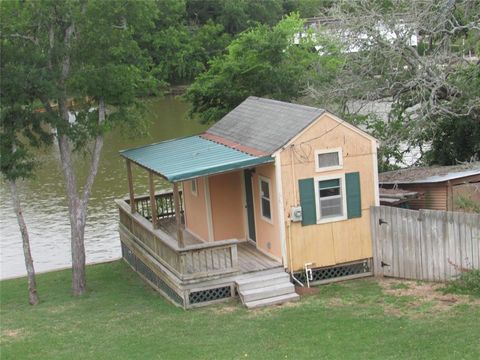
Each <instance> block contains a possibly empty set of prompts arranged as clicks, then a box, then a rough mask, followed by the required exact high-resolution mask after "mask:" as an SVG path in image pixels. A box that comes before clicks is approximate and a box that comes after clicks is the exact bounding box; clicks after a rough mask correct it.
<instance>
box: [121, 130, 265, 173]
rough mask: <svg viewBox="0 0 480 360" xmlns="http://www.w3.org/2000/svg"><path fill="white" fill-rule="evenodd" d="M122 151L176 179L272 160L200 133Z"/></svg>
mask: <svg viewBox="0 0 480 360" xmlns="http://www.w3.org/2000/svg"><path fill="white" fill-rule="evenodd" d="M120 154H121V155H122V156H123V157H125V158H127V159H130V160H132V161H133V162H135V163H136V164H138V165H140V166H142V167H144V168H147V169H150V170H152V171H154V172H155V173H157V174H159V175H161V176H163V177H164V178H166V179H167V180H168V181H173V182H176V181H183V180H188V179H193V178H196V177H199V176H205V175H211V174H216V173H220V172H225V171H230V170H234V169H241V168H247V167H250V166H255V165H259V164H263V163H267V162H272V161H273V158H272V157H270V156H263V157H257V156H252V155H249V154H246V153H243V152H241V151H238V150H235V149H232V148H229V147H227V146H224V145H221V144H218V143H215V142H213V141H210V140H207V139H203V138H201V137H200V136H197V135H196V136H189V137H185V138H179V139H173V140H168V141H163V142H160V143H157V144H151V145H146V146H142V147H139V148H135V149H128V150H123V151H120Z"/></svg>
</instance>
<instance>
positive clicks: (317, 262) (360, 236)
mask: <svg viewBox="0 0 480 360" xmlns="http://www.w3.org/2000/svg"><path fill="white" fill-rule="evenodd" d="M294 144H295V151H292V149H291V148H287V149H285V150H284V151H282V153H281V154H280V156H281V164H282V171H281V173H282V186H283V196H284V211H285V220H286V234H287V236H286V237H287V252H288V256H289V259H292V260H293V265H292V267H293V270H299V269H302V268H303V265H304V264H305V263H307V262H312V263H314V267H321V266H328V265H334V264H338V263H343V262H349V261H354V260H359V259H364V258H368V257H371V256H372V246H371V237H370V213H369V208H370V206H372V205H375V190H376V189H375V187H376V186H378V184H376V183H375V181H374V160H373V154H372V141H371V140H369V139H367V138H365V137H363V136H361V135H360V134H358V133H357V132H355V131H354V130H352V129H349V128H348V127H346V126H342V125H339V123H338V122H337V121H335V120H334V119H332V118H331V117H330V116H329V115H328V114H326V115H323V116H321V117H320V119H319V120H317V121H316V122H315V123H314V124H313V125H312V126H311V127H310V128H309V129H307V130H306V131H305V132H304V133H303V134H302V135H301V136H300V137H298V138H297V139H295V141H294ZM338 147H341V148H342V151H343V168H342V169H340V170H332V171H323V172H316V171H315V162H314V161H315V159H314V152H315V150H323V149H329V148H338ZM291 157H293V167H292V161H291ZM356 171H358V172H360V186H361V197H362V217H361V218H357V219H350V220H343V221H338V222H332V223H325V224H318V225H309V226H302V224H301V223H291V222H290V221H289V220H288V218H289V212H290V207H291V206H295V205H299V189H298V180H299V179H305V178H312V177H315V176H327V175H340V174H344V173H348V172H356ZM288 266H289V267H290V260H289V262H288Z"/></svg>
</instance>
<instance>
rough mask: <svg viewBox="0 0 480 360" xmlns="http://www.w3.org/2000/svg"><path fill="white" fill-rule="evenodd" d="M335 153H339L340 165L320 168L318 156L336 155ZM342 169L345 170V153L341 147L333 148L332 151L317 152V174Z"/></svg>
mask: <svg viewBox="0 0 480 360" xmlns="http://www.w3.org/2000/svg"><path fill="white" fill-rule="evenodd" d="M334 152H336V153H338V165H334V166H326V167H320V166H319V163H318V155H321V154H328V153H334ZM342 168H343V151H342V148H341V147H338V148H331V149H321V150H315V171H316V172H322V171H330V170H338V169H342Z"/></svg>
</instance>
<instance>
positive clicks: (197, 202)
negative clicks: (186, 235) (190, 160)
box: [183, 178, 208, 241]
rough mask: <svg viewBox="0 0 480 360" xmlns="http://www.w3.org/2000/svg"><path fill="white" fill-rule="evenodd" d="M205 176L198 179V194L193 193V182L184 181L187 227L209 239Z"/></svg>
mask: <svg viewBox="0 0 480 360" xmlns="http://www.w3.org/2000/svg"><path fill="white" fill-rule="evenodd" d="M204 181H205V180H204V178H198V179H197V196H195V195H193V194H192V186H191V184H192V182H191V181H184V182H183V199H184V200H183V201H184V205H185V228H186V229H187V230H188V231H190V232H191V233H192V234H193V235H195V236H197V237H199V238H200V239H201V240H203V241H208V222H207V205H206V201H205V199H206V197H205V184H204Z"/></svg>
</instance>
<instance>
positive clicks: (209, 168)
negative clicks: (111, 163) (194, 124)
mask: <svg viewBox="0 0 480 360" xmlns="http://www.w3.org/2000/svg"><path fill="white" fill-rule="evenodd" d="M180 140H182V139H180ZM205 141H207V143H204V142H205ZM175 142H177V144H175ZM175 142H174V141H172V142H165V143H160V144H157V148H156V149H155V148H152V147H150V149H148V151H146V150H145V148H139V149H132V150H127V151H125V152H122V155H123V156H124V157H125V159H126V167H127V178H128V185H129V197H128V198H127V199H121V200H116V203H117V205H118V208H119V214H120V225H119V231H120V240H121V243H122V254H123V257H124V259H125V260H126V261H127V262H128V263H129V264H130V266H131V267H132V268H133V269H134V270H135V271H137V272H138V273H139V274H140V275H142V277H143V278H144V279H145V280H146V281H148V282H149V283H150V284H151V285H152V286H153V287H155V288H156V289H157V290H158V291H159V292H161V293H162V294H163V295H165V296H166V297H167V298H168V299H170V300H171V301H172V302H174V303H175V304H177V305H180V306H182V307H184V308H189V307H193V306H202V305H206V304H209V303H211V302H216V301H222V300H225V299H227V298H229V297H234V296H236V294H237V290H236V285H235V284H236V281H237V280H239V279H242V278H245V276H253V275H254V274H255V273H258V274H269V273H272V272H273V273H275V272H277V271H278V272H282V273H283V274H284V270H283V265H282V263H281V262H280V261H278V259H275V258H274V257H272V256H270V255H268V254H266V253H265V252H262V251H260V250H259V249H258V248H257V246H256V243H255V242H253V241H251V239H250V240H249V236H248V223H247V216H245V217H243V215H241V216H238V217H237V216H236V215H235V216H232V214H242V213H243V212H244V211H245V209H244V203H243V201H240V202H239V201H237V202H236V203H229V201H230V202H231V199H230V198H231V197H232V196H231V195H229V194H230V193H229V191H230V192H232V193H234V194H235V196H237V195H238V196H240V195H239V194H244V192H245V189H243V186H244V185H242V181H240V180H239V179H242V180H243V176H244V169H253V168H255V167H256V166H259V165H260V166H261V165H263V164H266V163H270V162H271V161H272V160H271V159H270V158H259V157H254V156H250V155H247V154H244V153H240V152H238V151H236V150H233V149H229V148H227V147H225V146H223V145H219V144H215V143H212V142H211V141H208V140H201V139H200V140H199V139H198V137H197V138H195V139H192V140H190V141H183V144H181V146H182V145H183V148H181V149H180V148H176V149H172V146H173V147H174V148H175V147H176V146H178V145H179V144H178V141H175ZM212 144H213V145H212ZM158 147H163V148H164V149H158ZM165 148H166V149H165ZM159 150H162V151H160V152H158V151H159ZM176 152H177V153H176ZM232 152H233V153H232ZM152 153H153V154H155V153H156V154H157V156H160V154H163V155H164V154H165V153H169V154H175V153H176V156H174V157H175V159H174V160H173V161H172V160H170V161H167V160H165V161H163V162H158V161H157V160H158V157H157V156H153V157H152ZM179 153H182V154H184V156H183V158H181V159H179V156H180V155H179ZM192 154H193V156H192ZM239 154H240V155H239ZM199 155H200V156H199ZM180 157H181V156H180ZM192 160H193V161H194V160H196V162H195V161H194V162H192ZM202 162H203V163H202ZM200 163H202V164H200ZM179 164H183V165H182V166H180V165H179ZM132 165H136V168H138V169H140V170H141V171H147V172H148V179H149V180H148V181H149V194H148V195H140V196H139V195H136V194H135V187H134V183H133V176H132ZM249 171H250V170H249ZM225 174H226V175H225ZM155 176H160V177H162V178H163V179H165V180H167V181H169V182H170V183H171V184H172V189H171V190H170V189H169V190H162V191H157V189H156V188H155V185H154V184H155V181H154V178H155ZM222 176H223V177H222ZM212 179H213V180H212ZM232 179H233V180H232ZM235 179H236V180H235ZM215 181H216V182H215ZM217 183H218V186H216V185H215V184H217ZM199 184H201V186H200V185H199ZM208 184H210V185H211V187H210V188H209V186H208ZM240 185H241V186H240ZM192 187H194V189H192ZM230 187H231V188H233V190H232V189H230ZM194 190H195V191H194ZM222 191H223V192H222ZM242 196H244V195H242ZM212 203H213V205H212ZM232 208H235V209H234V210H232ZM252 209H253V205H252ZM232 211H234V212H233V213H232ZM212 213H213V214H212ZM241 229H244V230H241ZM242 231H243V232H242Z"/></svg>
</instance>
